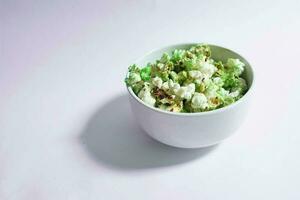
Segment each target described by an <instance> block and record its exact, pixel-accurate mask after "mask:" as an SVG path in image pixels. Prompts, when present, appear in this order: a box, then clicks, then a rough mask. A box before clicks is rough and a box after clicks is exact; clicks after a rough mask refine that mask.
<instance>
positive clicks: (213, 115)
mask: <svg viewBox="0 0 300 200" xmlns="http://www.w3.org/2000/svg"><path fill="white" fill-rule="evenodd" d="M192 45H195V44H176V45H170V46H167V47H164V48H161V49H158V50H155V51H152V52H151V53H149V54H147V55H146V56H144V57H142V58H141V59H139V60H137V61H136V62H135V64H137V65H138V66H145V65H146V64H147V63H149V62H154V61H155V60H157V59H159V58H160V57H161V55H162V54H163V53H164V52H168V53H171V52H172V51H173V50H174V49H188V48H189V47H191V46H192ZM209 46H210V48H211V51H212V58H213V59H216V60H221V61H223V62H224V61H226V60H227V58H238V59H240V60H241V61H242V62H243V63H245V64H246V66H245V71H244V73H243V75H242V77H243V78H244V79H245V80H246V82H247V85H248V91H247V93H246V94H245V95H244V96H243V97H242V98H241V99H239V100H238V101H236V102H235V103H233V104H231V105H229V106H226V107H223V108H219V109H217V110H213V111H207V112H200V113H173V112H168V111H164V110H161V109H158V108H155V107H151V106H149V105H147V104H145V103H144V102H143V101H142V100H141V99H139V98H138V97H137V96H136V95H135V94H134V92H133V91H132V89H131V88H130V87H128V92H129V99H130V104H131V108H132V112H133V114H134V116H135V118H136V121H137V122H138V124H139V125H140V127H141V128H142V129H143V130H144V131H145V132H146V133H147V134H148V135H150V136H151V137H152V138H154V139H156V140H158V141H160V142H162V143H165V144H168V145H171V146H175V147H181V148H199V147H207V146H211V145H214V144H217V143H220V142H221V141H223V140H224V139H226V138H228V137H229V136H230V135H232V134H233V133H234V132H235V131H236V130H237V129H238V127H239V126H240V125H241V123H242V121H243V120H244V118H245V116H246V113H247V110H248V104H249V100H250V96H251V94H252V87H253V81H254V74H253V70H252V68H251V66H250V64H249V62H248V61H247V60H245V59H244V58H243V57H242V56H240V55H239V54H237V53H235V52H233V51H231V50H229V49H226V48H224V47H220V46H216V45H209Z"/></svg>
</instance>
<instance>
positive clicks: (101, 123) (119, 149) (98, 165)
mask: <svg viewBox="0 0 300 200" xmlns="http://www.w3.org/2000/svg"><path fill="white" fill-rule="evenodd" d="M0 9H1V10H0V19H1V21H0V23H1V24H0V37H1V43H0V44H1V51H0V52H1V54H0V92H1V94H0V199H1V200H15V199H17V200H19V199H21V200H35V199H38V200H48V199H55V200H65V199H70V200H77V199H80V200H81V199H85V200H86V199H105V200H106V199H108V200H110V199H112V200H114V199H117V200H118V199H131V200H135V199H136V200H140V199H146V200H147V199H149V200H150V199H151V200H152V199H213V200H214V199H223V200H225V199H230V200H235V199H236V200H238V199H244V200H253V199H263V200H264V199H272V200H279V199H280V200H281V199H289V200H293V199H299V198H300V191H299V185H300V160H299V153H300V145H299V142H300V130H299V127H298V125H299V111H300V107H299V102H300V93H299V92H300V89H299V88H300V79H299V77H300V75H299V73H300V70H299V69H300V68H299V61H298V60H299V55H300V49H299V44H300V40H299V35H300V29H299V26H300V20H299V18H300V14H299V10H300V3H299V1H297V0H294V1H292V0H289V1H271V0H270V1H267V0H263V1H237V0H230V1H226V2H225V1H216V0H213V1H209V2H208V1H178V2H175V1H164V0H163V1H137V0H136V1H96V0H95V1H58V0H55V1H44V2H42V1H33V0H29V1H14V0H12V1H7V0H4V1H3V0H2V1H0ZM194 41H199V42H203V41H205V42H209V43H216V44H220V45H222V46H226V47H228V48H232V49H234V50H236V51H237V52H240V53H241V54H242V55H244V56H245V57H246V58H247V59H248V60H249V61H250V62H251V63H252V65H253V66H254V68H255V70H256V75H257V76H256V93H255V94H254V99H253V104H252V107H251V111H250V113H249V115H248V118H247V120H246V122H245V123H244V124H243V126H242V127H241V128H240V130H239V131H238V133H237V134H235V136H233V137H231V138H230V139H229V140H227V141H226V142H224V143H223V144H221V145H219V146H217V147H215V148H212V149H205V150H198V151H186V150H180V149H175V148H171V147H167V146H164V145H162V144H159V143H157V142H154V141H153V140H151V139H150V138H149V137H147V136H145V135H144V134H143V133H142V132H141V131H140V130H139V129H138V128H137V127H136V124H135V122H134V121H133V119H132V115H131V113H130V110H129V105H128V99H127V96H125V87H124V84H123V78H124V74H125V71H126V69H127V66H128V65H129V64H131V62H132V61H133V60H135V59H136V58H138V57H139V56H141V55H143V54H144V53H145V52H147V51H149V50H151V49H153V48H158V47H161V46H165V45H168V44H172V43H178V42H194Z"/></svg>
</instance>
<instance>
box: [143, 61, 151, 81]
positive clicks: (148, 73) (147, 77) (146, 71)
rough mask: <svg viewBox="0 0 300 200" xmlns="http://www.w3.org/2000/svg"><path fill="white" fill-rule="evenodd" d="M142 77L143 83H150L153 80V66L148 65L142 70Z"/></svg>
mask: <svg viewBox="0 0 300 200" xmlns="http://www.w3.org/2000/svg"><path fill="white" fill-rule="evenodd" d="M140 76H141V78H142V80H143V81H148V80H150V78H151V66H150V65H147V66H146V67H144V68H143V69H141V72H140Z"/></svg>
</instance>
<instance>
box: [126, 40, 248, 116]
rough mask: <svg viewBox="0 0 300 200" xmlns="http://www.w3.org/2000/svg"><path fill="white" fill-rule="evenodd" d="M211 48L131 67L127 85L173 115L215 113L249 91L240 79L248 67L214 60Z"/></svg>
mask: <svg viewBox="0 0 300 200" xmlns="http://www.w3.org/2000/svg"><path fill="white" fill-rule="evenodd" d="M210 56H211V50H210V48H209V46H208V45H204V44H199V45H196V46H193V47H191V48H190V49H188V50H185V49H176V50H174V51H173V52H172V55H168V54H166V53H164V54H163V55H162V57H161V59H160V60H157V61H156V62H155V63H149V64H148V65H147V66H145V67H143V68H140V67H138V66H136V65H131V66H130V67H129V73H128V76H127V77H126V79H125V82H126V85H127V86H128V87H131V88H132V90H133V92H134V93H135V94H136V95H137V96H138V97H139V98H140V99H141V100H142V101H144V102H145V103H146V104H148V105H150V106H154V107H156V108H160V109H162V110H165V111H170V112H188V113H189V112H190V113H191V112H204V111H209V110H215V109H218V108H221V107H224V106H227V105H229V104H232V103H233V102H235V101H237V100H238V99H240V98H241V97H242V96H243V95H244V94H245V92H246V91H247V85H246V81H245V80H244V79H243V78H241V77H240V76H241V74H242V73H243V71H244V66H245V64H244V63H242V62H241V61H240V60H239V59H234V58H229V59H228V60H227V62H226V63H222V62H221V61H217V60H213V59H212V58H211V57H210Z"/></svg>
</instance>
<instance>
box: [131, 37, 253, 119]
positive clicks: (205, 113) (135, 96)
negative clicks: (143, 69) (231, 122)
mask: <svg viewBox="0 0 300 200" xmlns="http://www.w3.org/2000/svg"><path fill="white" fill-rule="evenodd" d="M197 44H206V45H208V46H214V47H220V48H223V49H225V50H228V51H231V52H233V53H235V54H236V55H238V56H240V57H241V58H243V59H244V60H245V61H246V62H247V63H248V64H249V69H250V73H252V83H251V85H250V87H249V88H248V90H247V92H246V93H245V94H244V95H243V96H242V97H241V98H240V99H238V100H237V101H236V102H234V103H232V104H230V105H227V106H225V107H222V108H218V109H215V110H210V111H204V112H194V113H178V112H170V111H165V110H162V109H159V108H156V107H153V106H150V105H148V104H146V103H145V102H143V101H142V100H141V99H140V98H139V97H138V96H137V95H136V94H135V93H134V92H133V90H132V88H131V87H127V86H126V88H127V90H128V92H129V94H130V95H131V96H132V97H133V99H134V100H136V101H137V102H138V103H140V104H142V105H144V106H145V107H146V108H148V109H150V110H152V111H155V112H158V113H161V114H166V115H173V116H185V117H195V116H203V115H211V114H217V113H219V112H223V111H226V110H231V109H233V108H234V107H235V106H237V105H238V104H240V103H242V102H243V101H245V100H246V98H248V97H249V96H250V94H251V93H252V92H253V87H254V84H255V75H254V70H253V67H252V65H251V64H250V62H249V61H248V60H247V59H245V58H244V56H242V55H240V54H239V53H237V52H236V51H234V50H231V49H229V48H226V47H223V46H220V45H215V44H210V43H203V42H201V43H175V44H170V45H166V46H163V47H161V48H155V49H153V50H151V51H149V52H148V53H146V54H145V55H144V56H141V57H140V58H139V59H137V60H136V61H135V63H137V62H139V61H140V60H142V59H144V58H145V57H147V56H149V55H150V54H152V53H154V52H156V51H159V50H162V49H167V48H172V47H175V46H183V45H186V46H192V45H197ZM127 76H128V71H127V73H126V77H127Z"/></svg>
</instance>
